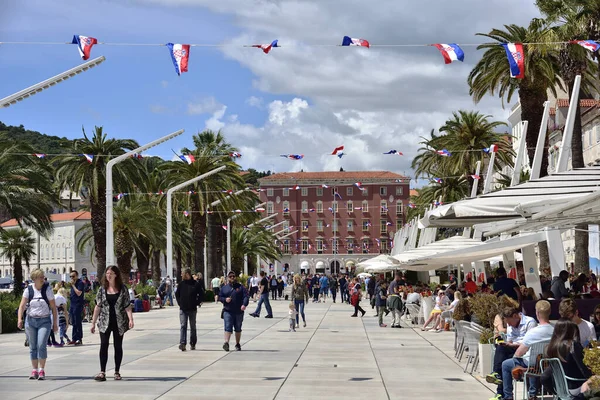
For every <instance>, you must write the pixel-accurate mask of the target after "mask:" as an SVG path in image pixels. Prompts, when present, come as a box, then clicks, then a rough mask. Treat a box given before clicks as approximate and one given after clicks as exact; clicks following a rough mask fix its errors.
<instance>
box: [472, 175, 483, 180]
mask: <svg viewBox="0 0 600 400" xmlns="http://www.w3.org/2000/svg"><path fill="white" fill-rule="evenodd" d="M471 178H473V179H481V178H480V176H479V175H471Z"/></svg>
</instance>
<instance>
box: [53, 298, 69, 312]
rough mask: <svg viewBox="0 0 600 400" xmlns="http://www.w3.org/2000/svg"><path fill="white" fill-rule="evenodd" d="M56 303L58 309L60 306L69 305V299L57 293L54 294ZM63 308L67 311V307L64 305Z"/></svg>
mask: <svg viewBox="0 0 600 400" xmlns="http://www.w3.org/2000/svg"><path fill="white" fill-rule="evenodd" d="M54 303H55V304H56V308H57V309H58V307H60V306H65V305H67V299H65V298H64V297H62V296H61V295H60V294H57V295H56V296H54ZM63 309H64V310H65V311H67V307H63Z"/></svg>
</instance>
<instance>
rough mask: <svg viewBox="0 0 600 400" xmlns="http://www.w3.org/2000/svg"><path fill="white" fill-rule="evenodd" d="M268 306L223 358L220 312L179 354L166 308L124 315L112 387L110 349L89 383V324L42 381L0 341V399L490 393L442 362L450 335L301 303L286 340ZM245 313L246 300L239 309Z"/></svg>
mask: <svg viewBox="0 0 600 400" xmlns="http://www.w3.org/2000/svg"><path fill="white" fill-rule="evenodd" d="M362 303H363V306H365V307H366V306H367V301H363V302H362ZM271 304H272V305H273V310H274V315H275V318H274V319H265V318H264V315H265V310H264V308H263V311H262V315H261V318H257V319H255V318H252V317H249V316H248V315H247V314H246V317H245V320H244V326H243V334H242V351H241V352H235V351H231V352H229V353H226V352H224V351H223V350H222V348H221V346H222V344H223V324H222V320H221V319H220V309H221V307H220V305H215V304H207V305H203V306H202V308H201V309H200V310H199V313H198V324H197V326H198V336H199V338H198V344H197V347H196V350H195V351H190V350H189V346H188V351H186V352H181V351H180V350H179V349H178V348H177V346H178V341H179V319H178V310H177V308H176V307H170V308H167V309H162V310H158V309H155V310H152V311H151V312H148V313H138V314H134V319H135V329H133V330H132V331H130V332H127V333H126V335H125V341H124V352H125V356H124V359H123V365H122V367H121V374H122V375H123V380H122V381H120V382H116V381H113V379H112V372H113V371H112V369H111V368H113V367H114V363H113V359H112V357H113V352H112V347H111V349H110V350H109V363H108V369H109V370H108V371H107V378H108V380H107V381H106V382H95V381H94V380H93V376H95V374H96V373H97V372H98V371H99V361H98V348H99V336H98V334H96V335H92V334H91V333H89V328H90V325H89V324H86V323H84V325H83V327H84V345H83V346H79V347H66V346H65V347H63V348H49V350H48V353H49V355H48V364H47V366H46V373H47V376H48V377H47V380H46V381H29V380H28V379H27V377H28V375H29V373H30V371H31V366H30V363H29V351H28V348H26V347H24V346H23V341H24V334H23V333H16V334H5V335H0V397H1V398H5V399H12V398H14V399H19V400H23V399H31V398H40V399H59V398H60V399H61V400H67V399H77V400H81V399H82V398H83V399H85V400H88V399H90V400H91V399H102V398H115V397H116V398H119V399H159V398H160V399H176V398H177V399H179V398H198V397H208V396H209V397H210V399H211V400H214V399H244V400H249V399H292V398H296V399H325V398H326V399H328V400H330V399H342V398H343V399H353V398H362V399H414V398H419V399H421V400H426V399H436V400H438V399H461V400H481V399H488V398H490V397H491V396H492V395H493V393H492V392H491V390H490V389H489V388H488V387H487V386H486V385H485V384H483V383H481V381H480V380H477V379H476V378H474V377H472V376H471V375H469V374H465V373H463V371H462V366H460V365H458V363H456V362H455V361H454V359H453V358H452V355H451V354H452V346H453V341H454V335H453V334H452V333H447V332H444V333H440V334H435V333H430V332H424V333H423V332H421V331H420V330H413V329H410V328H404V329H391V328H387V329H383V328H380V327H379V326H378V325H377V319H376V318H374V317H373V315H374V311H372V310H371V308H370V307H368V308H366V310H367V314H366V315H365V317H364V318H350V315H351V313H352V312H353V309H352V308H351V306H349V305H347V304H339V303H337V304H332V303H331V302H328V303H326V304H313V303H310V304H308V305H307V306H306V315H307V323H308V326H307V327H306V328H302V327H300V329H299V330H298V331H297V332H295V333H294V332H288V319H287V311H288V303H287V302H286V301H274V302H272V303H271ZM254 307H255V303H252V302H251V303H250V306H249V311H250V312H251V311H253V310H254ZM386 320H387V321H388V322H389V318H386ZM233 344H234V342H233V341H232V345H231V348H232V349H233ZM434 344H435V345H434Z"/></svg>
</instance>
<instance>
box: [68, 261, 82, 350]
mask: <svg viewBox="0 0 600 400" xmlns="http://www.w3.org/2000/svg"><path fill="white" fill-rule="evenodd" d="M69 276H70V277H71V306H70V307H69V320H70V321H71V324H72V325H73V335H72V336H71V341H70V342H68V343H67V344H69V345H75V346H80V345H81V344H82V340H83V327H82V325H81V322H82V321H81V315H82V314H83V300H84V298H83V294H84V293H83V292H84V284H83V281H82V280H81V279H79V273H78V272H77V271H76V270H73V271H71V273H70V274H69Z"/></svg>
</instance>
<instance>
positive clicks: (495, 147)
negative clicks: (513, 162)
mask: <svg viewBox="0 0 600 400" xmlns="http://www.w3.org/2000/svg"><path fill="white" fill-rule="evenodd" d="M483 152H484V153H486V154H490V153H497V152H498V145H497V144H493V145H491V146H490V147H487V148H485V149H483Z"/></svg>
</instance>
